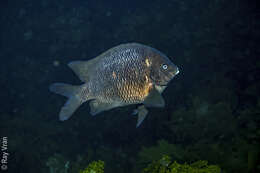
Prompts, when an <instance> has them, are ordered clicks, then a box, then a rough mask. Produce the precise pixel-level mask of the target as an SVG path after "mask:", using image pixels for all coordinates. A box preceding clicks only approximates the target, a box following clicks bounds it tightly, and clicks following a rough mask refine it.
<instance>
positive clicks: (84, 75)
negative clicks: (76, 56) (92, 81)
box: [68, 61, 91, 82]
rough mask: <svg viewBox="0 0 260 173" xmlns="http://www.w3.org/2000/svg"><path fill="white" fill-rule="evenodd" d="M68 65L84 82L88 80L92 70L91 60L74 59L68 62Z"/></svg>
mask: <svg viewBox="0 0 260 173" xmlns="http://www.w3.org/2000/svg"><path fill="white" fill-rule="evenodd" d="M68 66H69V67H70V68H71V69H72V70H73V71H74V73H75V74H76V75H77V76H78V77H79V79H80V80H81V81H82V82H87V81H88V79H89V75H90V74H89V72H90V71H91V66H90V65H89V61H72V62H70V63H69V64H68Z"/></svg>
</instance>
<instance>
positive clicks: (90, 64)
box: [49, 43, 179, 127]
mask: <svg viewBox="0 0 260 173" xmlns="http://www.w3.org/2000/svg"><path fill="white" fill-rule="evenodd" d="M68 66H69V67H70V68H71V69H72V71H73V72H74V73H75V74H76V75H77V76H78V77H79V79H80V80H81V81H82V82H83V84H81V85H78V86H76V85H70V84H65V83H53V84H51V85H50V87H49V90H50V91H51V92H54V93H56V94H60V95H63V96H65V97H67V98H68V100H67V102H66V103H65V104H64V106H63V107H62V108H61V110H60V113H59V119H60V120H61V121H65V120H68V119H69V118H70V117H71V116H72V114H73V113H74V112H75V111H76V110H77V108H78V107H79V106H80V105H82V104H83V103H85V102H87V101H89V106H90V114H91V115H97V114H99V113H101V112H104V111H108V110H110V109H113V108H117V107H123V106H127V105H133V104H136V105H139V106H138V107H137V109H135V110H134V111H133V113H132V114H134V115H137V116H138V118H137V124H136V127H139V126H140V124H141V123H142V122H143V120H144V119H145V117H146V115H147V114H148V110H147V107H158V108H163V107H165V101H164V99H163V97H162V95H161V94H162V92H163V91H164V90H165V88H166V87H167V85H168V83H169V82H170V81H171V80H172V79H173V77H174V76H176V75H177V74H178V73H179V68H178V67H177V66H176V65H175V64H174V63H173V62H172V61H171V60H170V59H169V58H168V57H167V56H166V55H164V54H163V53H161V52H160V51H158V50H157V49H155V48H152V47H150V46H146V45H143V44H140V43H125V44H120V45H118V46H115V47H113V48H110V49H108V50H107V51H105V52H104V53H102V54H101V55H99V56H97V57H95V58H93V59H90V60H86V61H81V60H79V61H72V62H70V63H69V64H68Z"/></svg>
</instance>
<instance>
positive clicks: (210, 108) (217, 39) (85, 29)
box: [0, 0, 260, 173]
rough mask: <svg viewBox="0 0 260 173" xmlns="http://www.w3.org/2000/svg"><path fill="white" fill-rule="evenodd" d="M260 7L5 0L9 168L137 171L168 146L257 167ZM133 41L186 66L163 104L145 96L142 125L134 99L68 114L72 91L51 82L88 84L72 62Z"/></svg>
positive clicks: (5, 158) (1, 45)
mask: <svg viewBox="0 0 260 173" xmlns="http://www.w3.org/2000/svg"><path fill="white" fill-rule="evenodd" d="M259 7H260V6H259V3H258V2H254V1H243V0H230V1H226V0H214V1H213V0H212V1H201V0H193V1H188V0H183V1H177V0H165V1H159V0H154V1H146V0H144V1H133V0H131V1H94V0H85V1H84V0H76V1H69V0H57V1H51V0H40V1H33V0H13V1H11V0H10V1H1V2H0V59H1V63H0V79H1V80H0V86H1V91H0V94H1V97H0V98H1V103H0V137H1V147H2V148H1V149H2V151H1V155H0V157H1V158H0V159H1V168H2V169H5V168H6V169H7V171H6V172H14V173H24V172H27V173H35V172H39V173H42V172H43V173H45V172H51V170H52V171H53V172H56V173H57V172H59V173H60V172H72V173H77V172H79V170H80V169H83V168H85V167H86V166H87V165H88V164H89V163H90V162H91V161H94V160H103V161H104V162H105V173H110V172H111V173H114V172H118V173H138V172H141V170H142V169H143V168H145V167H146V166H147V164H149V163H151V162H152V161H154V160H158V159H160V158H161V157H162V155H163V154H167V155H170V156H171V157H172V158H173V159H174V160H176V161H178V162H179V163H184V162H187V163H192V162H195V161H198V160H207V161H208V162H209V164H216V165H218V166H219V167H221V169H222V170H223V172H241V173H245V172H258V171H260V167H259V165H260V160H259V158H260V157H259V156H260V148H259V146H260V145H259V141H260V140H259V139H260V118H259V117H260V80H259V79H260V57H259V55H260V49H259V46H260V32H259V31H260V22H259V18H260V10H259V9H260V8H259ZM128 42H138V43H142V44H145V45H149V46H152V47H154V48H156V49H158V50H160V51H162V52H163V53H165V54H166V55H167V56H168V57H169V58H170V59H171V60H172V61H173V62H174V63H175V64H176V65H178V67H179V68H180V74H178V75H177V76H176V77H175V78H174V79H173V81H172V82H171V83H170V84H169V85H168V88H167V89H166V90H165V91H164V93H163V97H164V98H165V101H166V107H165V108H163V109H160V108H149V115H148V117H147V118H146V119H145V120H144V122H143V123H142V125H141V126H140V127H139V128H135V125H136V117H135V116H133V115H131V113H132V111H133V109H135V106H134V105H133V106H127V107H122V108H116V109H112V110H110V111H106V112H103V113H101V114H100V115H98V116H94V117H93V116H91V115H90V113H89V106H88V104H85V105H82V106H81V107H80V108H79V109H78V110H77V111H76V113H75V114H74V115H73V116H72V118H71V119H69V120H68V121H64V122H60V121H59V120H58V114H59V111H60V108H61V107H62V105H63V104H64V102H65V98H62V97H60V96H58V95H55V94H53V93H50V92H49V90H48V87H49V85H50V84H51V83H53V82H66V83H71V84H75V85H78V84H81V82H80V80H79V79H78V77H77V76H76V75H74V73H73V72H72V71H71V69H69V68H68V66H67V63H69V62H71V61H74V60H88V59H91V58H94V57H96V56H97V55H99V54H101V53H102V52H104V51H105V50H107V49H109V48H111V47H113V46H116V45H119V44H121V43H128ZM6 153H8V154H6ZM66 163H67V165H66ZM257 165H258V166H257Z"/></svg>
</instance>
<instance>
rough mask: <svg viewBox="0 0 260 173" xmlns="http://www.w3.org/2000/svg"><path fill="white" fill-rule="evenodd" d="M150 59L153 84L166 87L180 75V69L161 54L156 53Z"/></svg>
mask: <svg viewBox="0 0 260 173" xmlns="http://www.w3.org/2000/svg"><path fill="white" fill-rule="evenodd" d="M150 57H151V68H150V78H151V80H152V82H153V83H154V84H155V85H157V86H166V85H167V84H168V83H169V82H170V81H171V80H172V79H173V77H174V76H176V75H177V74H178V73H179V68H178V67H177V66H176V65H175V64H173V63H172V62H171V60H170V59H169V58H168V57H167V56H165V55H164V54H162V53H161V52H158V51H156V52H155V53H153V54H152V56H150Z"/></svg>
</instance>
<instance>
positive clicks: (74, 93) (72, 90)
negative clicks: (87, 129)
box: [49, 83, 84, 121]
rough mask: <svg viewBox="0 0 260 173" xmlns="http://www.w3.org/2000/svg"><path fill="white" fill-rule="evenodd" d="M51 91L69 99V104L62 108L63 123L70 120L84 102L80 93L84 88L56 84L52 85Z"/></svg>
mask: <svg viewBox="0 0 260 173" xmlns="http://www.w3.org/2000/svg"><path fill="white" fill-rule="evenodd" d="M49 89H50V91H52V92H54V93H56V94H60V95H63V96H66V97H68V100H67V102H66V103H65V104H64V106H63V107H62V108H61V111H60V114H59V118H60V120H61V121H64V120H67V119H69V118H70V117H71V116H72V114H73V113H74V112H75V111H76V109H77V108H78V107H79V106H80V105H81V104H82V103H83V102H84V100H83V99H82V97H79V93H80V92H81V91H82V89H83V87H82V86H73V85H69V84H64V83H54V84H51V85H50V88H49Z"/></svg>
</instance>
